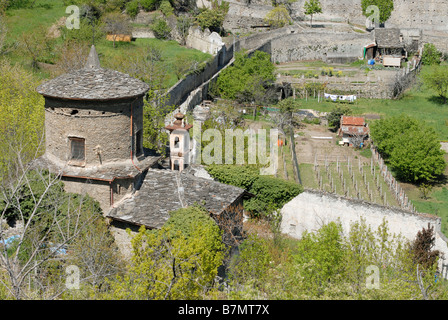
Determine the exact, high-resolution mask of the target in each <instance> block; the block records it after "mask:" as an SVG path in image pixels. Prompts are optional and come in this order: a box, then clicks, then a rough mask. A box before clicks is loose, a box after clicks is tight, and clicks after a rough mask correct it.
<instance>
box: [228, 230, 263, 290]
mask: <svg viewBox="0 0 448 320" xmlns="http://www.w3.org/2000/svg"><path fill="white" fill-rule="evenodd" d="M270 261H271V256H270V253H269V249H268V246H267V242H266V240H264V239H263V238H260V237H258V236H256V235H254V234H250V235H249V236H248V238H247V239H245V240H244V241H243V242H242V243H241V245H240V246H239V247H238V254H236V256H234V257H233V259H232V261H231V262H230V266H229V278H230V280H231V281H232V282H233V283H232V284H233V285H237V284H243V283H248V282H250V283H251V284H252V285H254V286H256V287H257V286H260V285H261V284H262V283H263V279H264V277H266V276H267V274H266V273H267V270H268V268H269V262H270Z"/></svg>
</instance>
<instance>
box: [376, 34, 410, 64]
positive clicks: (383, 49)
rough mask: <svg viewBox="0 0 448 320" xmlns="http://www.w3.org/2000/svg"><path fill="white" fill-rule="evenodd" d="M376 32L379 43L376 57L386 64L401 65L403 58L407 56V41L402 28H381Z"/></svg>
mask: <svg viewBox="0 0 448 320" xmlns="http://www.w3.org/2000/svg"><path fill="white" fill-rule="evenodd" d="M374 32H375V42H376V45H377V55H376V58H377V59H378V60H379V61H380V62H381V63H383V65H385V66H394V67H397V66H398V67H399V66H400V65H401V60H402V59H404V58H406V50H405V43H404V41H403V35H402V34H401V32H400V29H397V28H379V29H375V31H374ZM398 61H399V62H400V64H398Z"/></svg>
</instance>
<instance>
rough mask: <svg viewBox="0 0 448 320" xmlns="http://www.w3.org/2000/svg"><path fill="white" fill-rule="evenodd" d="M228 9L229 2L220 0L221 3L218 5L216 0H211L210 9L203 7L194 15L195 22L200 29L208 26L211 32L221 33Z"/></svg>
mask: <svg viewBox="0 0 448 320" xmlns="http://www.w3.org/2000/svg"><path fill="white" fill-rule="evenodd" d="M228 10H229V4H228V3H227V2H225V1H222V3H221V5H219V4H218V1H217V0H213V1H212V7H211V8H210V9H209V8H204V9H202V10H201V13H199V14H198V15H197V16H196V22H197V23H198V24H199V26H200V27H201V28H202V30H205V29H206V28H208V29H209V30H210V31H211V32H213V31H215V32H217V33H221V32H222V25H223V23H224V19H225V18H226V15H227V12H228Z"/></svg>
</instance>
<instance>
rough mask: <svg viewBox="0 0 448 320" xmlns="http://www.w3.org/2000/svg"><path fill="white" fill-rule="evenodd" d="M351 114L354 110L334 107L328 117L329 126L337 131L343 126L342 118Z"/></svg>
mask: <svg viewBox="0 0 448 320" xmlns="http://www.w3.org/2000/svg"><path fill="white" fill-rule="evenodd" d="M351 114H352V110H351V109H350V108H349V107H340V106H337V107H334V108H333V110H331V111H330V113H328V115H327V120H328V125H329V126H330V127H332V128H333V131H337V130H338V129H339V128H340V126H341V117H342V116H349V115H351Z"/></svg>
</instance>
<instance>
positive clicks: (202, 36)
mask: <svg viewBox="0 0 448 320" xmlns="http://www.w3.org/2000/svg"><path fill="white" fill-rule="evenodd" d="M186 45H187V47H190V48H194V49H197V50H200V51H202V52H206V53H210V54H212V55H215V54H217V53H218V52H219V51H220V50H221V48H222V46H224V42H222V38H221V36H220V35H219V34H218V33H216V32H210V30H209V29H205V30H204V31H202V30H201V28H200V27H191V28H190V30H189V32H188V36H187V39H186Z"/></svg>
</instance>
